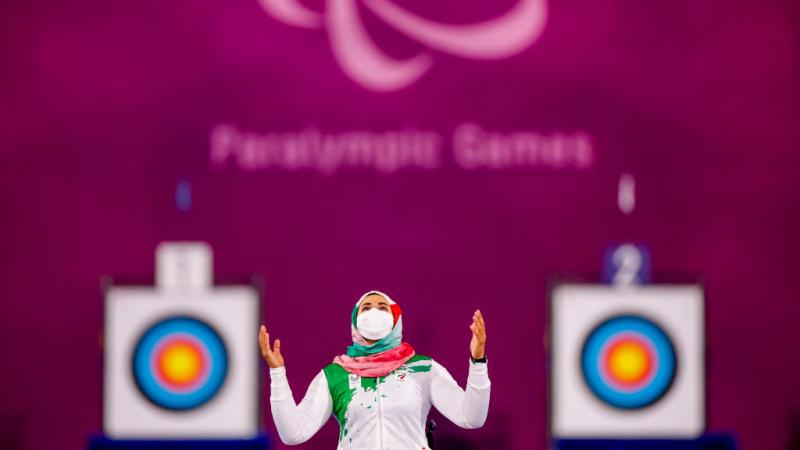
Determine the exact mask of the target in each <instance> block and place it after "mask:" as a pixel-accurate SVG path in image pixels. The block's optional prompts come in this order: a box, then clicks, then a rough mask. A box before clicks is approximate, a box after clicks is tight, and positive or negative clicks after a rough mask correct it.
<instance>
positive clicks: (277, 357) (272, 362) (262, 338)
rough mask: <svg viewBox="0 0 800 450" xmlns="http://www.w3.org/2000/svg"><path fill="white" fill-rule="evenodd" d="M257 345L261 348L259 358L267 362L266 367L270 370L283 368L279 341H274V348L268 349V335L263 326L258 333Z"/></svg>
mask: <svg viewBox="0 0 800 450" xmlns="http://www.w3.org/2000/svg"><path fill="white" fill-rule="evenodd" d="M258 344H259V345H260V346H261V356H263V357H264V360H265V361H267V365H268V366H269V367H270V368H272V369H274V368H276V367H282V366H283V355H281V340H280V339H275V346H274V348H270V345H269V333H267V327H265V326H264V325H261V329H260V330H259V331H258Z"/></svg>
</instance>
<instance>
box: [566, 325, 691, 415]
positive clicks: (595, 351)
mask: <svg viewBox="0 0 800 450" xmlns="http://www.w3.org/2000/svg"><path fill="white" fill-rule="evenodd" d="M676 367H677V364H676V359H675V347H674V346H673V344H672V341H671V339H670V338H669V336H667V334H666V333H665V332H664V331H663V330H662V329H661V328H660V327H659V326H658V325H656V324H655V323H653V322H652V321H650V320H648V319H646V318H644V317H637V316H624V315H623V316H616V317H613V318H610V319H608V320H605V321H604V322H603V323H601V324H600V325H599V326H598V327H597V328H596V329H594V330H593V331H592V332H591V333H589V336H588V337H587V338H586V340H585V341H584V345H583V351H582V352H581V370H582V374H583V379H584V381H585V382H586V384H587V386H588V387H589V389H590V390H591V391H592V393H594V395H596V396H597V398H599V399H600V400H602V401H603V402H605V403H606V404H608V405H609V406H612V407H615V408H619V409H637V408H644V407H646V406H649V405H651V404H653V403H655V402H656V401H658V400H659V399H660V398H661V397H663V396H664V395H665V394H666V393H667V392H668V391H669V388H670V387H671V386H672V381H673V380H674V379H675V371H676Z"/></svg>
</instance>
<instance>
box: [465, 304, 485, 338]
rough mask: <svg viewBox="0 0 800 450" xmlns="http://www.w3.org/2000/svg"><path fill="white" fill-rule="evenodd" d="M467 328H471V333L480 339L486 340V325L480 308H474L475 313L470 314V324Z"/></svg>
mask: <svg viewBox="0 0 800 450" xmlns="http://www.w3.org/2000/svg"><path fill="white" fill-rule="evenodd" d="M469 329H470V330H472V334H473V335H475V337H476V338H477V339H479V340H480V341H485V340H486V325H485V322H484V321H483V314H482V313H481V310H480V309H478V310H475V313H474V314H473V315H472V325H470V326H469Z"/></svg>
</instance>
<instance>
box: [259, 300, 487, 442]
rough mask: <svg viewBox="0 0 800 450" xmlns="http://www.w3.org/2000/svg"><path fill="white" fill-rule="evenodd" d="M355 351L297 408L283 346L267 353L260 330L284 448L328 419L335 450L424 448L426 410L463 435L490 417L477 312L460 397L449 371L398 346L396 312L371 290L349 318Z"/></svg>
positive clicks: (322, 376) (329, 369)
mask: <svg viewBox="0 0 800 450" xmlns="http://www.w3.org/2000/svg"><path fill="white" fill-rule="evenodd" d="M350 328H351V333H352V337H353V345H351V346H349V347H348V348H347V352H346V354H344V355H340V356H337V357H336V358H335V359H334V360H333V363H331V364H329V365H328V366H326V367H325V368H324V369H322V370H321V371H320V372H319V373H318V374H317V376H316V377H315V378H314V380H313V381H312V382H311V386H309V388H308V391H307V392H306V395H305V397H304V398H303V400H302V401H301V402H300V404H299V405H297V404H295V402H294V398H293V397H292V391H291V389H290V388H289V382H288V381H287V378H286V367H285V365H284V363H283V355H282V354H281V343H280V340H279V339H275V343H274V346H273V347H272V348H270V342H269V334H268V333H267V329H266V327H264V326H263V325H262V326H261V329H260V331H259V336H258V341H259V344H260V345H261V354H262V355H263V356H264V359H265V360H266V361H267V364H268V365H269V367H270V369H269V374H270V378H271V384H270V388H271V394H270V404H271V406H272V418H273V420H274V421H275V426H276V427H277V429H278V434H279V435H280V437H281V440H282V441H283V443H284V444H288V445H295V444H300V443H303V442H305V441H307V440H308V439H309V438H311V436H313V435H314V433H316V432H317V430H319V429H320V428H321V427H322V425H323V424H325V422H326V421H327V420H328V417H330V416H331V414H333V415H334V416H335V417H336V420H337V421H338V422H339V445H338V447H337V448H338V449H368V450H376V449H381V450H393V449H402V450H409V449H423V450H424V449H428V448H429V447H428V443H427V441H426V438H425V431H424V428H425V421H426V419H427V417H428V411H430V407H431V405H433V406H435V407H436V409H437V410H439V411H440V412H441V413H442V414H443V415H444V416H445V417H447V418H448V419H449V420H451V421H452V422H453V423H455V424H456V425H458V426H459V427H462V428H478V427H480V426H482V425H483V423H484V422H485V421H486V415H487V413H488V410H489V390H490V386H491V383H490V382H489V374H488V371H487V363H486V356H485V352H484V349H485V346H486V330H485V325H484V322H483V316H482V315H481V312H480V310H478V311H475V314H474V315H473V316H472V325H470V327H469V328H470V330H472V341H471V342H470V353H471V358H470V363H469V376H468V378H467V389H466V391H464V390H462V389H461V388H460V387H459V386H458V384H457V383H456V382H455V380H454V379H453V377H452V376H451V375H450V373H448V372H447V370H446V369H445V368H444V367H442V366H441V365H439V364H438V363H436V362H435V361H434V360H433V359H431V358H430V357H428V356H423V355H419V354H416V352H415V351H414V349H413V348H412V347H411V345H410V344H408V343H406V342H402V337H403V321H402V313H401V310H400V306H399V305H397V304H396V303H395V302H394V301H392V299H391V298H389V296H388V295H386V294H384V293H382V292H379V291H369V292H367V293H366V294H364V295H363V296H361V298H360V299H359V300H358V302H356V305H355V307H354V308H353V312H352V316H351V327H350Z"/></svg>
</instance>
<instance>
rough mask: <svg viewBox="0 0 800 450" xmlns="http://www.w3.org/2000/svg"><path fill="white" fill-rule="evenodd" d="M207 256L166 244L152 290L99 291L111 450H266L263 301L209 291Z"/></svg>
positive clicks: (100, 446) (223, 289)
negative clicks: (260, 346)
mask: <svg viewBox="0 0 800 450" xmlns="http://www.w3.org/2000/svg"><path fill="white" fill-rule="evenodd" d="M211 261H212V256H211V249H210V247H209V246H208V245H206V244H201V243H165V244H161V245H160V246H159V247H158V249H157V251H156V286H155V287H148V286H135V285H112V286H110V287H108V288H107V289H106V292H105V324H104V362H103V366H104V375H103V432H104V436H95V437H93V438H91V439H90V441H89V448H90V449H93V450H107V449H122V448H124V449H138V448H149V449H152V448H159V449H183V448H204V449H213V448H219V449H223V448H224V449H236V448H240V449H245V448H246V449H261V450H263V449H266V448H268V440H267V439H266V437H265V436H264V435H263V433H262V432H261V430H260V428H261V427H260V423H261V420H260V418H261V416H260V410H261V407H260V405H261V402H260V398H261V395H260V389H259V382H258V380H259V360H258V357H259V353H258V349H257V345H256V344H257V340H256V336H257V333H258V325H259V321H260V317H261V315H260V295H259V292H258V290H257V289H256V288H255V287H253V286H249V285H226V286H215V285H214V284H213V281H212V269H211V267H212V265H211Z"/></svg>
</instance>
